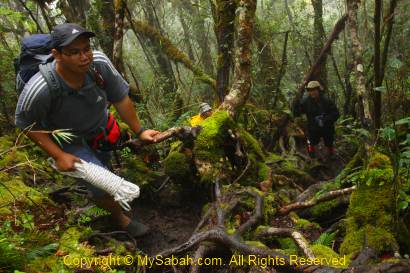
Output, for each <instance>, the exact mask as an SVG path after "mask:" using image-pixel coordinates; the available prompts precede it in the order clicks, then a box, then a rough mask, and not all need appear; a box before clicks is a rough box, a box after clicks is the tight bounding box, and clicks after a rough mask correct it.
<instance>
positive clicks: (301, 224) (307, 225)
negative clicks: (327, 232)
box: [295, 218, 320, 230]
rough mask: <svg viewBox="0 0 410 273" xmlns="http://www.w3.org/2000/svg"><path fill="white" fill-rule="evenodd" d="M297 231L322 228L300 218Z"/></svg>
mask: <svg viewBox="0 0 410 273" xmlns="http://www.w3.org/2000/svg"><path fill="white" fill-rule="evenodd" d="M295 226H296V229H303V230H319V229H320V226H319V225H318V224H317V223H313V222H310V221H309V220H306V219H303V218H299V219H298V220H297V222H296V224H295Z"/></svg>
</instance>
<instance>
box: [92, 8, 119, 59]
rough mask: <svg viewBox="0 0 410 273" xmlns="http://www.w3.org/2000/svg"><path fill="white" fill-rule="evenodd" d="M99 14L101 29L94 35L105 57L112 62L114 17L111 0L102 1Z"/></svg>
mask: <svg viewBox="0 0 410 273" xmlns="http://www.w3.org/2000/svg"><path fill="white" fill-rule="evenodd" d="M100 14H101V17H102V27H101V28H100V29H98V30H97V32H96V35H97V38H98V41H99V43H100V46H101V48H102V49H103V51H104V53H105V54H106V55H107V57H108V58H109V59H110V60H112V57H113V55H112V53H113V50H112V49H113V47H114V39H113V35H112V34H113V33H115V25H114V22H115V17H114V5H113V0H102V1H101V9H100Z"/></svg>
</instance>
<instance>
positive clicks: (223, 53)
mask: <svg viewBox="0 0 410 273" xmlns="http://www.w3.org/2000/svg"><path fill="white" fill-rule="evenodd" d="M215 8H216V10H215V11H216V14H215V15H216V18H215V19H214V20H215V25H216V39H217V42H218V55H217V56H218V59H217V72H216V93H217V94H218V99H219V101H220V102H222V101H223V100H224V97H225V95H226V94H227V93H228V88H229V74H230V70H231V64H232V51H233V41H234V29H235V24H234V21H235V9H236V5H235V1H234V0H217V1H216V7H215Z"/></svg>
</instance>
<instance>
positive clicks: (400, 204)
mask: <svg viewBox="0 0 410 273" xmlns="http://www.w3.org/2000/svg"><path fill="white" fill-rule="evenodd" d="M408 206H409V202H407V201H401V202H400V203H399V208H400V209H401V210H405V209H407V207H408Z"/></svg>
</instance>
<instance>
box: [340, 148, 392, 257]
mask: <svg viewBox="0 0 410 273" xmlns="http://www.w3.org/2000/svg"><path fill="white" fill-rule="evenodd" d="M391 170H392V166H391V162H390V159H389V158H388V157H387V156H385V155H383V154H380V153H377V152H376V153H374V154H373V155H372V157H371V158H370V160H369V163H368V165H367V168H366V169H365V170H363V171H362V172H361V173H360V174H359V176H358V177H359V180H358V181H357V182H358V187H357V189H356V190H355V191H354V192H353V193H352V194H351V197H350V204H349V209H348V212H347V216H348V218H347V221H346V222H347V227H346V236H345V238H344V241H343V243H342V244H341V247H340V252H341V253H343V254H354V253H356V252H358V251H360V250H361V249H362V248H363V246H365V245H368V246H369V247H371V248H373V249H375V250H377V251H379V252H384V251H394V250H396V249H397V248H398V246H397V242H396V239H395V237H394V234H395V230H394V215H396V206H395V204H396V197H395V193H394V189H393V185H392V184H391V177H390V174H391Z"/></svg>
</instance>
